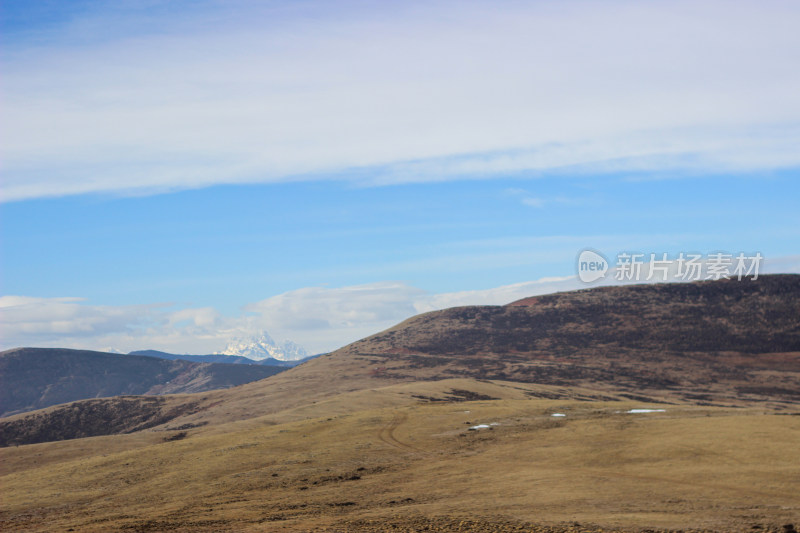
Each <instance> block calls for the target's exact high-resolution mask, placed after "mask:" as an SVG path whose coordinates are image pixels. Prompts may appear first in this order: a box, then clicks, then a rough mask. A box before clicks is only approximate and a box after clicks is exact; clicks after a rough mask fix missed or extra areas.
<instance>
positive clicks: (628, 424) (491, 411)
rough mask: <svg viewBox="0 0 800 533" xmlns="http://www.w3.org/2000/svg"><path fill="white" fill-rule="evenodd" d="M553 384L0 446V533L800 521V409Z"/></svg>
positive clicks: (370, 398)
mask: <svg viewBox="0 0 800 533" xmlns="http://www.w3.org/2000/svg"><path fill="white" fill-rule="evenodd" d="M248 387H251V386H248ZM452 391H469V392H471V393H474V394H476V395H481V397H492V398H497V399H493V400H486V399H482V400H474V401H454V400H453V397H454V396H453V394H452ZM548 391H549V392H551V393H553V394H556V393H558V388H557V387H547V386H541V385H531V384H519V383H508V382H487V381H479V380H473V379H450V380H443V381H435V382H414V383H404V384H393V385H388V386H383V387H376V388H372V389H367V390H360V391H352V392H343V393H339V394H335V395H333V396H330V397H328V398H319V397H315V398H311V399H309V400H308V402H307V403H305V404H302V403H301V404H297V402H296V403H295V404H294V405H292V406H291V407H289V408H287V409H280V408H277V407H274V406H273V407H272V408H271V409H270V410H271V411H272V412H271V413H270V414H266V415H262V416H258V417H255V418H250V419H245V420H235V421H231V422H229V423H222V422H223V421H222V419H221V417H223V413H219V414H218V415H217V419H216V420H215V423H213V424H209V425H206V426H202V427H197V428H192V429H187V430H185V431H186V436H185V438H183V439H181V440H172V441H169V440H166V439H168V438H170V437H171V436H174V435H177V434H179V433H180V432H179V431H165V430H164V428H163V427H162V428H157V429H158V430H150V431H143V432H137V433H133V434H128V435H115V436H107V437H93V438H86V439H77V440H71V441H61V442H50V443H44V444H34V445H26V446H20V447H11V448H5V449H2V450H0V459H1V460H2V477H1V478H0V483H2V514H0V527H2V529H3V530H4V531H70V530H72V531H112V530H123V531H387V530H388V531H437V530H438V531H601V530H603V531H641V530H644V529H648V528H649V529H654V530H676V531H677V530H683V531H706V530H707V531H720V532H727V531H751V532H754V531H770V530H774V531H783V529H782V526H783V524H789V523H794V524H797V522H798V519H800V490H798V487H800V416H798V414H800V413H799V412H798V411H797V410H791V409H789V410H783V411H781V412H776V411H773V410H770V409H768V408H765V407H757V408H756V407H749V408H734V407H699V406H695V405H689V404H669V405H667V404H653V405H646V404H641V403H639V402H632V401H630V400H624V401H597V400H595V401H582V400H578V399H575V398H578V397H581V396H582V395H584V396H588V395H589V393H590V392H591V391H580V390H572V391H570V394H571V395H572V397H571V398H570V397H565V398H562V399H556V400H547V399H540V398H535V397H533V396H531V395H530V394H529V393H530V392H534V393H537V394H543V393H548ZM584 392H585V393H586V394H583V393H584ZM563 393H564V391H561V394H563ZM438 398H442V399H445V398H450V400H449V401H433V400H435V399H438ZM632 408H652V409H664V410H665V411H664V412H652V413H640V414H635V413H627V412H626V411H628V410H630V409H632ZM555 413H561V414H565V415H566V416H564V417H553V416H552V415H553V414H555ZM477 424H496V425H492V426H490V428H491V429H488V428H484V429H478V430H469V428H470V427H471V426H474V425H477ZM167 427H169V424H168V425H167Z"/></svg>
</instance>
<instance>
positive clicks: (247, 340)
mask: <svg viewBox="0 0 800 533" xmlns="http://www.w3.org/2000/svg"><path fill="white" fill-rule="evenodd" d="M217 354H219V355H241V356H242V357H247V358H248V359H254V360H256V361H261V360H262V359H268V358H270V357H271V358H273V359H278V360H279V361H296V360H298V359H302V358H304V357H307V356H308V353H307V352H306V351H305V349H303V347H302V346H300V345H298V344H296V343H294V342H292V341H286V342H284V343H281V344H278V343H277V342H275V340H274V339H273V338H272V337H270V336H269V334H268V333H267V332H266V331H261V332H259V333H258V334H256V335H253V336H251V337H240V338H238V339H234V340H233V341H231V342H229V343H228V346H226V347H225V349H224V350H223V351H221V352H217Z"/></svg>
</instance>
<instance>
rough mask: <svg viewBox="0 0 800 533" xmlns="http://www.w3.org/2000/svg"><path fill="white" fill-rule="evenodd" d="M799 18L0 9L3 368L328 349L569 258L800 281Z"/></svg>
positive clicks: (135, 5)
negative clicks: (38, 348) (751, 260)
mask: <svg viewBox="0 0 800 533" xmlns="http://www.w3.org/2000/svg"><path fill="white" fill-rule="evenodd" d="M65 6H66V7H65ZM798 22H800V8H798V7H797V5H796V4H794V3H791V2H766V3H763V4H759V5H758V6H754V5H752V4H749V3H735V2H733V3H731V2H690V3H681V2H649V3H647V4H642V3H638V2H622V1H612V2H608V3H604V4H603V5H602V6H600V5H599V4H597V3H587V2H563V3H558V4H557V5H556V4H553V3H536V2H533V3H527V4H520V3H514V2H509V3H482V2H473V3H468V4H464V3H459V4H455V3H450V2H434V3H424V4H423V3H419V4H417V3H413V2H412V3H407V4H404V5H403V6H402V7H396V6H395V7H388V6H387V5H386V4H384V3H370V2H358V3H356V2H334V3H324V4H323V3H317V2H301V3H296V2H293V3H282V2H272V3H267V2H224V3H220V2H191V3H186V2H158V1H152V2H70V3H63V2H52V3H51V2H40V3H31V2H15V1H10V2H5V3H4V6H3V22H2V24H3V29H2V33H3V35H4V38H3V47H2V52H0V59H1V60H2V69H3V71H4V73H5V74H4V77H3V81H2V84H1V85H0V89H1V90H2V100H0V102H1V103H2V114H3V117H4V119H3V121H2V122H3V125H2V126H0V128H2V129H1V130H0V132H1V133H0V134H1V135H2V143H0V160H1V161H2V166H0V172H1V173H2V193H1V194H2V200H3V203H2V205H0V224H1V226H0V236H1V237H2V241H0V242H1V243H2V280H1V285H0V290H1V294H2V295H3V296H2V306H0V307H2V309H1V310H2V328H3V335H2V336H3V345H2V347H3V348H8V347H12V346H18V345H47V346H68V347H85V348H94V349H106V348H115V349H120V350H123V351H128V350H133V349H144V348H158V349H165V350H171V351H176V352H195V353H199V352H210V351H214V350H219V349H221V348H222V347H223V346H224V345H225V343H226V342H227V340H229V339H230V338H232V337H234V336H238V335H243V334H247V333H249V332H253V331H257V330H259V329H267V330H269V332H270V333H271V334H272V335H273V336H275V337H277V338H291V339H292V340H295V341H297V342H299V343H300V344H304V345H306V346H307V347H308V348H309V349H310V350H311V351H320V350H328V349H332V348H336V347H337V346H339V345H341V344H344V343H346V342H350V341H352V340H356V339H358V338H360V337H361V336H363V335H366V334H369V333H373V332H375V331H378V330H380V329H382V328H384V327H387V326H389V325H391V324H393V323H395V322H397V321H399V320H402V319H404V318H406V317H408V316H410V315H412V314H414V313H416V312H420V311H425V310H429V309H435V308H441V307H444V306H448V305H459V304H468V303H470V304H471V303H489V304H496V303H505V302H506V301H511V300H513V299H515V298H521V297H524V296H526V295H528V294H532V293H536V292H546V291H548V290H563V289H569V288H576V287H577V285H575V280H574V274H575V257H576V254H577V253H578V252H579V251H580V250H581V249H583V248H586V247H592V248H595V249H598V250H601V251H603V252H604V253H606V254H608V255H609V256H613V255H614V254H616V253H617V252H619V251H622V250H637V251H642V252H645V253H649V252H668V253H670V254H677V253H679V252H681V251H697V252H701V253H705V254H707V253H711V252H714V251H720V250H722V251H728V252H731V253H736V252H740V251H744V252H748V253H752V252H756V251H759V252H761V253H762V254H764V255H765V257H766V258H767V264H768V265H770V266H769V268H768V270H770V269H771V270H770V271H774V272H778V271H787V272H797V271H800V250H798V243H800V238H799V237H800V230H799V229H798V228H800V215H798V212H800V210H799V209H798V203H799V202H798V198H800V185H798V178H800V150H797V146H800V103H799V102H798V99H797V97H796V95H797V94H800V73H798V69H797V68H796V65H797V61H798V57H797V50H800V38H798V37H797V35H795V34H796V32H795V31H794V29H796V27H797V23H798ZM542 279H544V281H542ZM537 280H538V281H537Z"/></svg>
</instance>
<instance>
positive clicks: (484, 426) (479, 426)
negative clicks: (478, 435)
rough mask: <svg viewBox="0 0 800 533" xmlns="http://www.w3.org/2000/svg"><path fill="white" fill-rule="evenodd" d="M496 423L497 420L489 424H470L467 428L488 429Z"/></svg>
mask: <svg viewBox="0 0 800 533" xmlns="http://www.w3.org/2000/svg"><path fill="white" fill-rule="evenodd" d="M496 425H498V423H497V422H492V423H491V424H478V425H477V426H472V427H470V428H469V429H472V430H476V429H489V428H491V427H492V426H496Z"/></svg>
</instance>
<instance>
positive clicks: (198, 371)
mask: <svg viewBox="0 0 800 533" xmlns="http://www.w3.org/2000/svg"><path fill="white" fill-rule="evenodd" d="M159 353H162V352H159ZM148 355H150V354H148ZM163 355H166V356H169V355H170V354H163ZM199 357H201V358H202V357H203V356H199ZM206 357H214V356H206ZM218 357H220V356H218ZM222 357H227V356H222ZM241 359H244V358H241ZM286 368H287V366H286V364H285V363H284V364H282V365H268V364H249V365H242V364H224V363H218V362H212V361H202V360H200V361H189V360H184V359H183V358H182V357H158V358H157V357H152V356H150V357H145V356H143V355H121V354H111V353H104V352H93V351H88V350H68V349H61V348H16V349H13V350H7V351H5V352H1V353H0V416H8V415H11V414H14V413H20V412H24V411H31V410H34V409H41V408H43V407H48V406H50V405H55V404H60V403H65V402H72V401H75V400H81V399H86V398H104V397H109V396H118V395H131V394H141V395H161V394H176V393H190V392H203V391H209V390H214V389H224V388H228V387H233V386H236V385H242V384H244V383H249V382H251V381H256V380H259V379H263V378H266V377H269V376H272V375H274V374H277V373H279V372H282V371H283V370H286Z"/></svg>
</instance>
